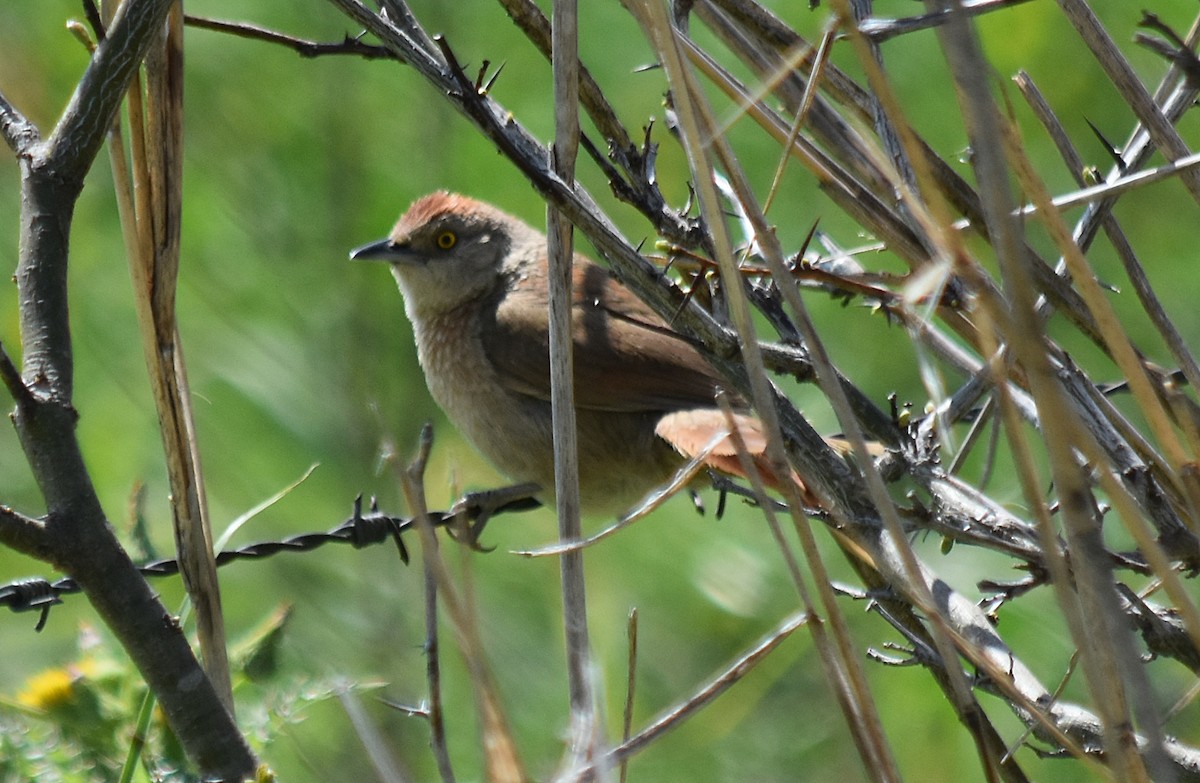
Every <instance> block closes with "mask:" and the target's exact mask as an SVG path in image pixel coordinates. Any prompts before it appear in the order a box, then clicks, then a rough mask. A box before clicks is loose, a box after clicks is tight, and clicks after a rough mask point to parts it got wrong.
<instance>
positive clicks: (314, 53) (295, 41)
mask: <svg viewBox="0 0 1200 783" xmlns="http://www.w3.org/2000/svg"><path fill="white" fill-rule="evenodd" d="M184 23H185V24H187V26H188V27H195V28H198V29H200V30H212V31H214V32H218V33H225V34H227V35H232V36H234V37H236V38H247V39H249V40H252V41H264V42H266V43H272V44H278V45H280V46H284V47H287V48H288V49H291V50H293V51H294V52H296V54H298V55H300V56H301V57H305V58H314V57H323V56H325V55H336V54H350V55H355V56H357V57H362V58H363V59H366V60H394V59H396V58H395V55H393V54H392V53H391V52H390V51H388V50H387V49H385V48H384V47H382V46H373V45H371V44H366V43H363V42H362V41H360V40H358V39H357V38H351V37H349V36H347V37H346V38H345V39H344V40H342V41H341V42H340V43H321V42H318V41H308V40H305V39H303V38H297V37H295V36H292V35H287V34H286V33H279V32H276V31H274V30H270V29H268V28H266V27H260V26H258V25H256V24H250V23H249V22H226V21H222V20H220V19H209V18H207V17H203V16H193V15H191V14H188V15H186V16H184Z"/></svg>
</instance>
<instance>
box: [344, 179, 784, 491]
mask: <svg viewBox="0 0 1200 783" xmlns="http://www.w3.org/2000/svg"><path fill="white" fill-rule="evenodd" d="M350 257H351V258H353V259H371V260H380V261H386V262H388V263H389V264H391V268H392V274H393V275H394V276H395V278H396V282H397V283H399V286H400V291H401V293H402V294H403V295H404V305H405V311H406V312H407V314H408V318H409V320H410V321H412V325H413V332H414V335H415V337H416V342H417V352H418V356H419V358H420V361H421V367H422V369H423V370H424V372H425V380H426V383H427V384H428V385H429V391H430V392H431V393H432V394H433V398H434V399H435V400H436V401H437V403H438V404H439V405H440V406H441V407H442V410H444V411H445V412H446V415H447V416H448V417H449V418H450V420H451V421H452V422H453V423H454V424H455V426H456V427H458V429H459V430H460V431H461V432H462V433H463V434H464V435H466V436H467V438H469V439H470V440H471V441H472V442H473V443H474V444H475V446H476V447H477V448H478V449H479V450H480V451H481V452H483V454H484V455H485V456H486V457H487V458H488V459H489V460H491V461H492V462H493V463H494V464H495V465H496V467H497V468H499V469H500V470H501V471H502V472H503V473H505V474H506V475H508V476H509V477H510V478H512V479H513V480H515V481H518V482H534V483H537V484H538V485H540V486H541V487H542V488H543V489H544V494H545V495H546V496H549V495H551V494H552V492H553V489H554V456H553V453H554V452H553V444H552V437H551V413H550V362H549V355H548V351H549V348H548V345H549V326H548V316H547V300H548V296H549V294H548V283H547V243H546V237H545V235H543V234H542V233H541V232H540V231H537V230H536V229H534V228H532V227H531V226H529V225H527V224H525V223H524V222H522V221H521V220H518V219H517V218H515V217H513V216H511V215H508V214H505V213H504V212H501V211H500V210H499V209H496V208H495V207H493V206H491V205H489V204H485V203H483V202H480V201H476V200H474V199H471V198H467V197H465V196H459V195H455V194H451V193H434V194H432V195H429V196H425V197H424V198H422V199H420V200H418V201H417V202H415V203H414V204H413V205H412V206H411V207H409V209H408V211H407V212H405V213H404V215H403V216H401V218H400V220H399V222H397V223H396V226H395V228H393V229H392V233H391V234H390V235H389V236H388V238H387V239H383V240H380V241H378V242H374V243H372V244H369V245H365V246H363V247H360V248H358V249H356V250H354V251H353V252H352V253H351V254H350ZM572 340H573V344H574V378H575V404H576V409H577V411H576V412H577V424H578V432H579V435H578V446H579V474H580V475H579V480H580V494H581V499H582V504H583V509H584V511H585V512H586V513H595V514H612V513H619V512H622V511H625V510H627V509H629V508H630V507H632V506H633V505H635V504H636V503H637V501H638V500H640V499H641V498H642V497H643V496H644V495H645V494H646V493H647V492H649V491H650V490H652V489H654V488H655V487H657V486H659V485H661V484H663V483H664V482H666V481H667V480H669V479H670V477H671V476H672V474H673V473H674V471H675V470H676V469H678V468H679V466H680V465H681V464H682V463H683V457H682V456H681V454H682V455H686V456H693V455H695V454H697V453H699V452H700V451H702V450H703V449H704V448H705V446H707V445H709V444H710V443H711V442H712V441H713V439H714V438H715V437H717V436H718V434H719V433H725V435H726V439H725V440H724V441H723V442H721V443H720V444H719V445H718V446H717V447H716V448H715V449H714V450H713V451H712V452H711V454H710V455H709V457H708V458H707V460H706V462H707V463H708V464H709V465H710V466H712V467H715V468H717V469H719V470H722V471H725V472H728V473H734V474H740V473H741V472H742V471H741V470H740V467H739V462H738V459H737V454H736V451H735V449H734V446H733V443H732V441H731V440H730V439H729V438H728V427H727V424H726V418H725V416H724V414H722V412H721V411H720V410H718V409H717V408H716V403H715V395H716V392H717V388H718V387H719V386H721V379H720V377H719V376H718V375H717V372H716V371H715V370H714V369H713V368H712V367H711V366H710V365H709V364H708V362H707V361H705V360H704V358H703V357H702V356H701V355H700V354H699V353H698V352H697V351H696V350H695V349H694V348H693V347H692V346H691V345H690V344H689V343H688V342H686V341H685V340H684V339H683V338H682V337H680V336H679V335H676V334H674V333H672V332H671V331H670V328H669V327H668V326H667V324H666V323H665V322H664V321H663V320H662V319H661V318H659V317H658V315H656V314H655V313H654V312H653V311H652V310H651V309H650V308H649V307H647V306H646V305H645V304H643V303H642V301H641V300H640V299H638V298H637V297H636V296H634V295H633V294H632V293H631V292H630V291H629V290H628V289H626V288H625V287H624V286H622V285H621V284H620V283H619V282H617V281H616V280H615V279H614V278H613V277H612V276H611V275H610V274H609V273H608V272H607V271H606V270H605V269H604V268H602V267H600V266H597V265H596V264H594V263H592V262H591V261H589V260H587V259H586V258H583V257H582V256H579V255H577V256H576V257H575V263H574V280H573V293H572ZM737 421H738V428H739V431H740V433H741V435H742V437H743V440H744V441H745V442H746V446H747V448H748V449H749V451H750V453H751V454H752V455H754V456H755V459H756V462H758V463H759V465H760V466H761V467H763V468H765V467H766V460H765V458H764V457H762V452H763V449H764V447H765V437H764V436H763V433H762V428H761V426H760V424H759V422H758V420H757V419H755V418H753V417H751V416H748V415H742V414H739V415H738V416H737ZM768 478H769V476H768Z"/></svg>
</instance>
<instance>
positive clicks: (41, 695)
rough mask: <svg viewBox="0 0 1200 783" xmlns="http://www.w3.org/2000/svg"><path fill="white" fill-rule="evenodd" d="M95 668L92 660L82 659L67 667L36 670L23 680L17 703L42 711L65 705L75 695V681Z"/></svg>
mask: <svg viewBox="0 0 1200 783" xmlns="http://www.w3.org/2000/svg"><path fill="white" fill-rule="evenodd" d="M95 668H96V667H95V664H94V663H93V662H91V661H88V660H83V661H79V662H78V663H76V664H74V665H72V666H69V667H65V668H57V669H46V670H44V671H41V672H38V673H37V674H35V675H33V676H32V677H30V678H29V679H28V680H26V681H25V689H24V690H23V691H21V692H20V693H19V694H17V703H19V704H22V705H24V706H26V707H30V708H32V709H35V710H42V711H48V710H53V709H55V708H58V707H63V706H66V705H67V704H69V703H70V702H71V700H72V699H74V698H75V696H76V687H75V686H76V683H78V682H79V681H80V680H81V679H83V678H85V677H87V676H88V675H89V674H91V673H93V672H94V670H95Z"/></svg>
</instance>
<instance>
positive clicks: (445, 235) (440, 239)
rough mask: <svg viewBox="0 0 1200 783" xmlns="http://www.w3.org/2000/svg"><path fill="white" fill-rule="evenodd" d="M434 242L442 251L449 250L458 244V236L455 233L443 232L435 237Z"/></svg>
mask: <svg viewBox="0 0 1200 783" xmlns="http://www.w3.org/2000/svg"><path fill="white" fill-rule="evenodd" d="M433 241H434V242H435V243H437V246H438V247H439V248H441V249H442V250H449V249H450V248H452V247H454V245H455V243H457V242H458V234H455V233H454V232H453V231H443V232H442V233H440V234H438V235H437V236H436V237H434V238H433Z"/></svg>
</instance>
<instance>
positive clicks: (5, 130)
mask: <svg viewBox="0 0 1200 783" xmlns="http://www.w3.org/2000/svg"><path fill="white" fill-rule="evenodd" d="M0 135H2V136H4V141H5V142H6V143H7V144H8V146H9V148H10V149H12V151H13V152H15V153H16V154H17V155H18V156H20V157H28V156H29V155H30V154H31V151H32V148H33V146H34V145H35V144H37V143H38V142H39V141H41V138H42V137H41V134H39V133H38V129H37V127H36V126H35V125H34V124H33V123H32V122H30V121H29V120H27V119H25V116H24V115H23V114H21V113H20V112H19V111H17V109H16V107H14V106H13V105H12V104H11V103H9V101H8V98H6V97H4V93H0Z"/></svg>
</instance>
